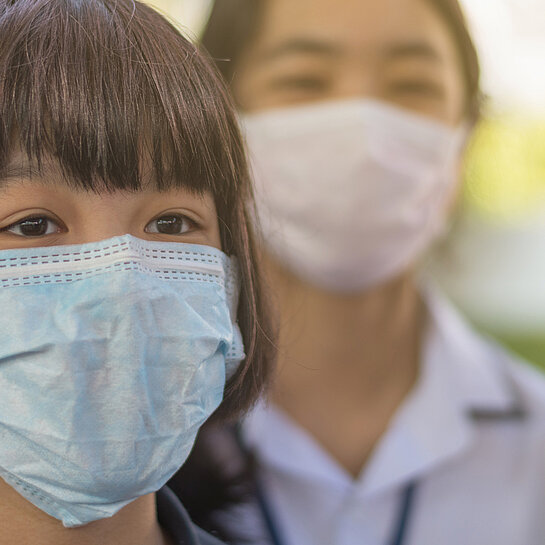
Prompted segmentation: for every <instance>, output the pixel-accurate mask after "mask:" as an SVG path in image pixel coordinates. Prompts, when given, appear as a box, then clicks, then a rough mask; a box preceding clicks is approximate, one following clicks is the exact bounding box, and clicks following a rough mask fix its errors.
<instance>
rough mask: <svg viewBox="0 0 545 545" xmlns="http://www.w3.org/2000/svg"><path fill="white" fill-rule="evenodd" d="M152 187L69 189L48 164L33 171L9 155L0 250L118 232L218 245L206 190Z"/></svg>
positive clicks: (0, 184)
mask: <svg viewBox="0 0 545 545" xmlns="http://www.w3.org/2000/svg"><path fill="white" fill-rule="evenodd" d="M152 187H153V186H152V185H151V184H150V189H147V190H143V191H115V192H111V193H109V192H104V193H94V192H87V191H84V190H78V189H73V188H70V187H69V186H68V185H67V184H66V182H65V181H64V180H63V176H62V173H61V172H60V171H59V168H58V166H57V165H56V164H55V163H54V162H50V163H48V164H46V165H45V168H43V169H42V171H41V174H38V173H36V172H34V173H33V172H32V168H31V167H30V165H29V164H28V163H27V162H26V160H24V159H22V156H20V155H19V156H15V157H14V159H13V160H12V161H11V164H10V166H9V167H8V173H7V176H5V177H4V178H2V179H0V250H2V249H11V248H28V247H38V246H56V245H62V244H82V243H86V242H95V241H98V240H104V239H108V238H111V237H114V236H118V235H124V234H130V235H133V236H135V237H138V238H142V239H147V240H156V241H163V242H187V243H192V244H204V245H208V246H213V247H215V248H219V249H221V239H220V232H219V225H218V219H217V214H216V207H215V204H214V199H213V197H212V195H211V194H210V193H205V194H204V195H198V194H195V193H192V192H191V191H189V190H188V189H184V188H175V189H169V190H165V191H157V190H155V189H152Z"/></svg>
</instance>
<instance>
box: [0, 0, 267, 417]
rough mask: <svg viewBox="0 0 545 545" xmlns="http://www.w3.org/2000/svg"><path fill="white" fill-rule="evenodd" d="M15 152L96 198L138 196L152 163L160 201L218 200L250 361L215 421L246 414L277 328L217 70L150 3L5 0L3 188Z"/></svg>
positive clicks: (0, 54) (0, 120)
mask: <svg viewBox="0 0 545 545" xmlns="http://www.w3.org/2000/svg"><path fill="white" fill-rule="evenodd" d="M16 149H21V150H23V151H24V152H26V155H27V156H28V158H29V160H30V161H32V162H35V163H36V164H37V165H38V167H39V168H40V167H41V165H42V163H43V160H44V158H53V159H54V160H56V161H57V162H58V164H59V165H60V167H61V169H62V172H63V173H64V175H65V176H64V178H65V181H66V183H67V184H70V185H73V186H76V187H79V188H83V189H85V190H88V191H114V190H131V191H138V190H139V189H141V188H142V186H143V185H144V184H147V183H148V182H149V180H148V179H147V176H145V175H144V174H143V172H144V169H143V168H142V166H143V162H146V164H147V165H148V164H149V165H150V166H151V170H152V173H153V175H152V176H151V179H152V181H153V183H154V184H155V185H156V187H157V189H159V190H161V189H166V188H169V187H174V186H181V187H186V188H189V189H190V190H192V191H195V192H197V193H202V192H204V191H210V192H211V193H212V194H213V196H214V199H215V203H216V207H217V212H218V217H219V223H220V233H221V240H222V248H223V250H224V251H225V252H228V253H231V254H234V255H236V256H237V258H238V261H239V265H240V271H241V277H242V291H241V297H240V303H239V308H238V323H239V325H240V328H241V331H242V335H243V338H244V341H245V347H246V354H247V356H246V359H245V361H244V362H243V363H242V364H241V366H240V368H239V370H238V372H237V373H236V375H235V376H234V377H233V378H232V379H231V380H230V381H229V382H228V384H227V385H226V390H225V398H224V401H223V403H222V405H221V406H220V408H219V410H218V412H217V413H216V414H217V415H219V416H236V415H237V414H238V413H239V412H240V411H242V410H244V409H246V408H248V407H249V406H250V405H251V404H252V403H253V402H254V401H255V399H256V398H257V397H258V395H259V394H260V392H261V390H262V387H263V385H264V383H265V382H266V380H267V378H268V376H269V374H270V371H271V369H270V367H271V361H272V345H271V342H270V340H269V339H270V337H271V334H272V333H271V329H272V328H271V319H270V316H269V312H268V307H267V304H266V302H265V299H264V296H263V293H262V287H261V280H260V276H259V271H258V265H257V260H256V252H255V249H254V242H253V235H252V231H251V227H250V221H249V218H250V214H249V212H248V206H249V205H250V204H251V202H252V200H251V186H250V182H249V175H248V169H247V165H246V159H245V155H244V151H243V146H242V144H241V138H240V135H239V129H238V126H237V122H236V118H235V115H234V111H233V107H232V104H231V102H230V99H229V97H228V93H227V92H226V90H225V88H224V86H223V84H222V82H221V78H220V77H218V75H217V74H216V72H215V69H214V68H212V67H211V66H210V65H209V63H208V62H207V61H206V60H205V59H204V58H203V56H202V55H201V54H199V53H198V51H197V50H196V49H195V47H194V46H193V45H192V44H190V43H189V42H188V41H187V40H186V39H185V38H184V37H182V36H181V35H180V33H179V32H178V31H177V30H176V29H175V28H174V27H173V26H172V25H171V24H170V23H169V22H167V21H166V20H165V19H164V18H163V17H162V16H160V15H159V14H158V13H156V12H155V11H154V10H152V9H151V8H150V7H148V6H146V5H145V4H142V3H140V2H136V1H131V0H0V183H1V177H2V172H3V171H4V172H5V169H6V167H7V165H8V163H9V160H10V158H11V156H12V154H13V152H14V150H16ZM148 170H149V169H148Z"/></svg>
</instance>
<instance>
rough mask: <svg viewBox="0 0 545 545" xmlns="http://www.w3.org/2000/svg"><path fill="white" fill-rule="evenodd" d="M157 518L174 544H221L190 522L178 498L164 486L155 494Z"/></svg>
mask: <svg viewBox="0 0 545 545" xmlns="http://www.w3.org/2000/svg"><path fill="white" fill-rule="evenodd" d="M156 501H157V518H158V520H159V524H160V525H161V527H162V528H163V529H164V530H166V532H167V533H168V534H169V535H170V537H171V538H172V539H173V540H174V543H175V544H176V545H223V544H222V542H221V541H219V540H217V539H216V538H215V537H213V536H211V535H210V534H208V533H206V532H205V531H204V530H201V529H200V528H199V527H198V526H196V525H195V524H193V522H191V519H190V518H189V515H188V514H187V511H186V510H185V509H184V507H183V505H182V504H181V502H180V500H179V499H178V498H177V497H176V495H175V494H174V493H173V492H172V490H170V488H168V487H167V486H164V487H163V488H161V490H159V491H158V492H157V494H156Z"/></svg>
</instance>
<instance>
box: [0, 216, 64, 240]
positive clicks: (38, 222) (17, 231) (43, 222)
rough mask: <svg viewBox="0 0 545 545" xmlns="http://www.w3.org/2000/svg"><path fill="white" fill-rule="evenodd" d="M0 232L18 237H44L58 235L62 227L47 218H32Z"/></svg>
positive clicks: (13, 224) (20, 221)
mask: <svg viewBox="0 0 545 545" xmlns="http://www.w3.org/2000/svg"><path fill="white" fill-rule="evenodd" d="M0 231H5V232H8V233H12V234H14V235H17V236H20V237H44V236H47V235H54V234H56V233H60V232H61V231H62V227H60V226H59V224H58V223H56V222H55V221H54V220H52V219H51V218H48V217H47V216H33V217H29V218H24V219H22V220H19V221H17V222H16V223H12V224H11V225H8V226H7V227H4V228H2V229H1V230H0Z"/></svg>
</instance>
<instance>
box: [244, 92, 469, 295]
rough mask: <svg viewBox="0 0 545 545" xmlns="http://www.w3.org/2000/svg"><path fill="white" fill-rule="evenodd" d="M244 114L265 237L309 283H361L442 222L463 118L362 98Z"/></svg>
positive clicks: (401, 263) (355, 286)
mask: <svg viewBox="0 0 545 545" xmlns="http://www.w3.org/2000/svg"><path fill="white" fill-rule="evenodd" d="M242 122H243V126H244V128H245V133H246V138H247V144H248V148H249V152H250V159H251V162H252V168H253V173H254V178H255V184H256V196H257V209H258V214H259V220H260V222H261V228H262V232H263V236H264V242H265V245H266V247H267V249H268V250H269V251H270V252H271V253H272V254H273V255H274V256H275V257H276V258H277V259H278V260H279V261H280V262H281V263H282V264H283V265H284V266H285V267H286V268H288V269H289V270H291V271H292V272H293V273H295V274H296V275H297V276H299V277H300V278H302V279H304V280H306V281H308V282H309V283H311V284H314V285H317V286H319V287H321V288H323V289H326V290H330V291H338V292H348V293H350V292H358V291H365V290H367V289H369V288H371V287H373V286H375V285H377V284H380V283H382V282H385V281H387V280H388V279H390V278H393V277H395V276H396V275H397V274H401V273H402V272H403V271H404V270H405V269H406V268H407V267H409V266H410V265H411V264H412V263H413V262H414V261H415V260H416V259H417V258H418V257H419V256H420V255H421V254H422V253H423V252H424V251H425V250H426V249H427V248H428V247H429V246H430V244H431V243H432V242H433V240H434V239H435V238H436V237H437V236H438V235H439V234H440V233H441V231H442V230H443V228H444V224H445V216H446V211H447V208H448V202H449V200H450V199H451V198H452V196H453V192H454V189H455V184H456V178H457V176H456V175H457V165H458V160H459V157H460V152H461V149H462V145H463V143H464V142H465V137H466V133H467V131H466V129H465V127H459V128H452V127H449V126H447V125H445V124H442V123H440V122H437V121H434V120H431V119H428V118H426V117H423V116H420V115H417V114H414V113H410V112H408V111H406V110H403V109H400V108H397V107H395V106H391V105H388V104H385V103H381V102H378V101H372V100H360V99H357V100H347V101H339V102H327V103H319V104H312V105H305V106H297V107H290V108H285V109H278V110H269V111H267V112H263V113H257V114H252V115H247V116H244V117H243V119H242Z"/></svg>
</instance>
